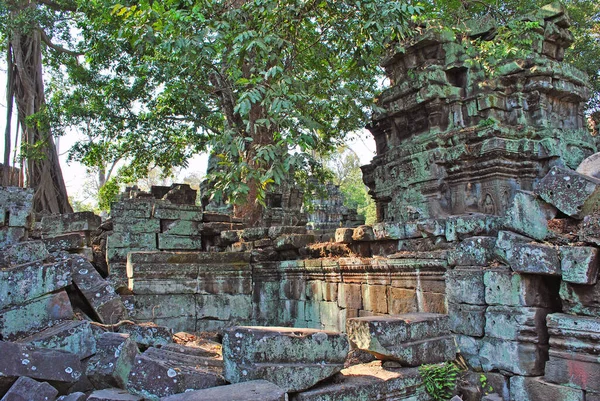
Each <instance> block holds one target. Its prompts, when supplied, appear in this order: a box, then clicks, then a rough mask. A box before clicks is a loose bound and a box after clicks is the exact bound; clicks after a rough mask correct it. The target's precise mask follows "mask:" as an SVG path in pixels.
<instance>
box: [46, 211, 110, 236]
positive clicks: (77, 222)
mask: <svg viewBox="0 0 600 401" xmlns="http://www.w3.org/2000/svg"><path fill="white" fill-rule="evenodd" d="M100 224H102V219H101V218H100V216H96V215H95V214H94V213H92V212H75V213H68V214H53V215H46V216H43V217H42V234H43V236H44V238H46V237H53V236H57V235H62V234H67V233H77V232H84V231H94V230H96V229H98V227H100Z"/></svg>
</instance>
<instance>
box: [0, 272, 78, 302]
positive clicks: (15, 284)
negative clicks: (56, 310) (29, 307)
mask: <svg viewBox="0 0 600 401" xmlns="http://www.w3.org/2000/svg"><path fill="white" fill-rule="evenodd" d="M71 279H72V275H71V267H70V266H69V264H68V263H67V262H66V261H60V262H57V263H53V264H46V265H44V264H41V263H33V264H28V265H24V266H18V267H15V268H12V269H6V270H0V310H2V309H4V308H7V307H9V306H10V305H17V304H20V303H23V302H27V301H29V300H32V299H34V298H37V297H40V296H42V295H44V294H48V293H50V292H55V291H57V290H60V289H62V288H65V287H67V286H68V285H69V284H70V283H71ZM23 283H27V285H23Z"/></svg>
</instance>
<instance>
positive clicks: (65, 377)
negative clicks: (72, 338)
mask: <svg viewBox="0 0 600 401" xmlns="http://www.w3.org/2000/svg"><path fill="white" fill-rule="evenodd" d="M0 355H2V358H0V380H3V379H4V378H8V379H16V378H17V377H20V376H27V377H30V378H32V379H37V380H44V381H52V382H59V383H75V382H76V381H78V380H79V378H80V377H81V375H82V368H81V362H80V361H79V357H78V356H77V355H75V354H71V353H69V352H64V351H57V350H50V349H45V348H38V347H34V346H32V345H28V344H17V343H10V342H5V341H0Z"/></svg>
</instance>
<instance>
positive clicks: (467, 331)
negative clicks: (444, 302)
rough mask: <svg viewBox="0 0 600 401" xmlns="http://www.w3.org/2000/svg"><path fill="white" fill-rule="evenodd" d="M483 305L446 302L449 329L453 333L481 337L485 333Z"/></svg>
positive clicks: (484, 307) (484, 309) (484, 308)
mask: <svg viewBox="0 0 600 401" xmlns="http://www.w3.org/2000/svg"><path fill="white" fill-rule="evenodd" d="M486 308H487V307H486V306H485V305H469V304H455V303H451V302H449V303H448V317H449V326H450V330H451V331H452V332H453V333H457V334H464V335H467V336H472V337H483V335H484V333H485V324H486V321H485V311H486Z"/></svg>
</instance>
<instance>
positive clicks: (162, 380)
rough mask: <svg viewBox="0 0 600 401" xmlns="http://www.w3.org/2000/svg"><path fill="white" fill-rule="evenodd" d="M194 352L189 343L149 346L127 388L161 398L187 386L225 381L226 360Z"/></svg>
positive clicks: (201, 385)
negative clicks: (188, 345)
mask: <svg viewBox="0 0 600 401" xmlns="http://www.w3.org/2000/svg"><path fill="white" fill-rule="evenodd" d="M189 351H191V352H189ZM193 352H194V350H193V349H192V348H191V347H185V346H180V347H177V348H173V347H171V348H169V349H162V348H154V347H150V348H148V350H146V352H144V353H143V354H141V355H138V356H137V357H136V359H135V363H134V364H133V369H132V370H131V373H130V374H129V383H128V385H127V389H128V390H129V391H130V392H132V393H134V394H137V395H140V396H143V397H144V398H146V399H149V400H158V399H159V398H161V397H168V396H170V395H173V394H177V393H183V392H184V391H186V390H201V389H205V388H210V387H215V386H220V385H223V384H225V380H224V379H223V376H222V368H223V365H222V361H220V360H217V359H214V358H206V357H202V356H197V355H194V354H193Z"/></svg>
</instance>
